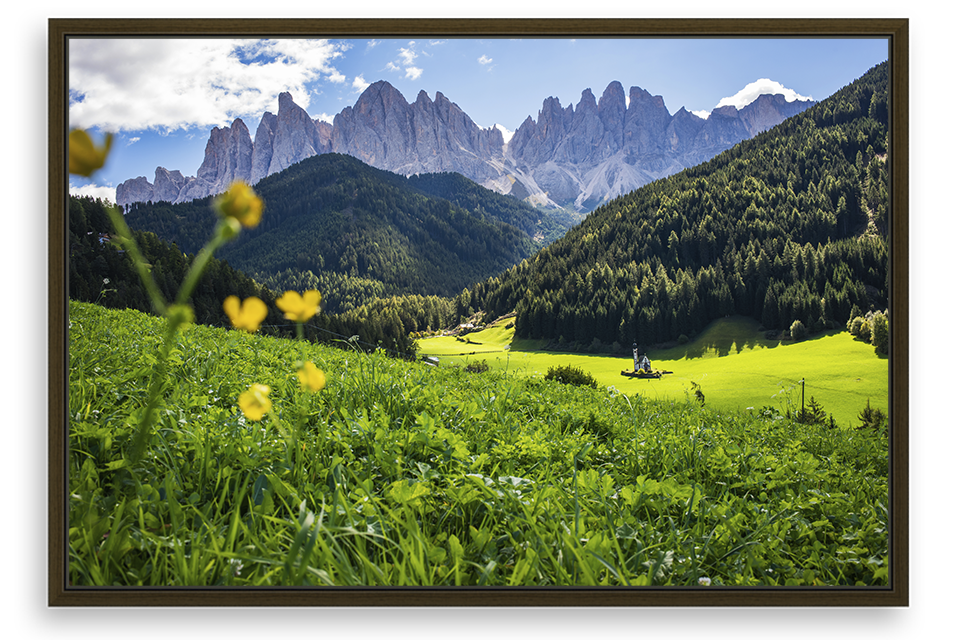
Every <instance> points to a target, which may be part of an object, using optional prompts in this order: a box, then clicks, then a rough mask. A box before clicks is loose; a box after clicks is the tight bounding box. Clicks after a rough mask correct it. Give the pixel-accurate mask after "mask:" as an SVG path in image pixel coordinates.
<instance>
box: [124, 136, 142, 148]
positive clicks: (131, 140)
mask: <svg viewBox="0 0 960 640" xmlns="http://www.w3.org/2000/svg"><path fill="white" fill-rule="evenodd" d="M135 142H140V137H139V136H137V137H135V138H130V139H129V140H127V146H128V147H129V146H130V145H132V144H133V143H135Z"/></svg>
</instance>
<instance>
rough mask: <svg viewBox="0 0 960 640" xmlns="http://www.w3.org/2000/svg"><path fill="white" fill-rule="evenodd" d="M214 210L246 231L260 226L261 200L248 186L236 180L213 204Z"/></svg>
mask: <svg viewBox="0 0 960 640" xmlns="http://www.w3.org/2000/svg"><path fill="white" fill-rule="evenodd" d="M213 206H214V208H216V210H217V212H218V213H219V214H220V215H221V216H223V217H224V218H233V219H235V220H237V221H238V222H239V223H240V224H242V225H243V226H245V227H247V228H248V229H250V228H252V227H255V226H257V225H258V224H260V216H262V215H263V200H261V199H260V198H259V197H258V196H257V194H256V193H254V191H253V189H252V188H250V185H248V184H247V183H245V182H243V181H242V180H237V181H236V182H234V183H233V184H231V185H230V187H229V188H228V189H227V191H226V193H223V194H221V195H220V196H218V197H217V199H216V200H214V202H213Z"/></svg>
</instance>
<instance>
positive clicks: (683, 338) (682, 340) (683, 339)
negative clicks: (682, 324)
mask: <svg viewBox="0 0 960 640" xmlns="http://www.w3.org/2000/svg"><path fill="white" fill-rule="evenodd" d="M688 342H690V338H688V337H687V334H685V333H681V334H680V337H679V338H677V344H687V343H688Z"/></svg>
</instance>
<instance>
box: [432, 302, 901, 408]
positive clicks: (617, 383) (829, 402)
mask: <svg viewBox="0 0 960 640" xmlns="http://www.w3.org/2000/svg"><path fill="white" fill-rule="evenodd" d="M508 324H510V320H509V319H506V320H501V321H499V322H498V323H495V324H494V325H493V326H492V327H488V328H487V329H485V330H483V331H480V332H476V333H472V334H468V335H466V336H464V337H463V338H462V340H463V341H458V339H457V338H455V337H453V336H444V337H436V338H426V339H422V340H420V341H419V343H420V350H421V353H422V354H424V355H435V356H439V357H440V361H441V363H442V364H455V365H462V364H466V363H469V362H475V361H482V360H486V361H487V364H488V365H489V366H490V368H491V369H494V370H504V369H508V370H510V371H513V372H517V373H519V374H521V375H530V376H543V375H544V374H546V372H547V370H548V369H549V368H550V367H556V366H566V365H572V366H575V367H579V368H581V369H583V370H584V371H587V372H589V373H590V374H591V375H593V377H594V378H595V379H596V380H597V382H598V384H599V385H600V386H603V387H614V388H616V389H617V390H619V391H621V392H623V393H626V394H628V395H633V394H635V393H639V394H641V395H643V396H645V397H649V398H656V399H662V400H679V399H688V398H690V397H691V396H692V389H693V387H692V385H691V383H696V384H697V385H699V386H700V389H701V391H702V393H703V394H704V396H705V398H706V402H707V407H708V408H709V407H713V408H716V409H721V410H754V411H757V410H760V409H761V408H762V407H765V406H772V407H775V408H778V409H782V408H784V407H785V406H788V405H792V406H794V407H799V405H800V402H801V395H803V397H804V401H805V402H809V401H810V398H811V397H813V398H814V399H815V400H816V401H817V403H819V404H821V405H823V407H824V409H825V411H826V412H827V414H832V415H833V417H834V419H835V420H836V421H837V423H838V424H840V425H842V426H846V425H852V424H859V422H858V421H857V414H858V413H859V412H860V411H861V410H862V409H863V408H864V407H865V406H866V404H867V402H868V401H869V402H870V406H871V407H873V408H879V409H881V410H883V411H884V412H886V407H887V399H888V387H889V372H888V364H889V360H888V359H887V357H886V356H879V355H878V354H877V353H876V352H875V349H874V348H873V347H872V346H870V345H868V344H866V343H864V342H861V341H858V340H855V339H854V338H853V337H852V336H851V335H850V334H849V333H847V332H844V331H832V332H826V333H824V334H821V335H819V336H815V337H813V338H811V339H808V340H805V341H803V342H799V343H794V342H792V341H780V340H767V339H765V338H764V334H763V332H761V331H759V325H758V324H757V323H756V321H754V320H751V319H749V318H743V317H731V318H725V319H723V320H718V321H716V322H714V323H713V324H711V325H710V326H709V327H708V328H707V329H706V330H705V331H704V332H703V333H702V334H701V335H699V336H697V337H696V338H694V339H692V340H691V341H690V342H689V343H688V344H686V345H680V346H675V347H672V348H670V349H662V350H651V351H648V352H647V356H648V357H649V358H650V360H651V361H652V362H653V365H654V367H655V368H657V369H663V370H666V371H672V372H673V373H672V374H669V375H665V376H663V377H662V378H661V379H659V380H657V379H651V380H644V379H635V378H628V377H625V376H622V375H620V372H621V371H622V370H624V369H629V370H632V369H633V358H632V356H614V355H609V354H583V353H562V352H551V351H544V350H543V347H544V344H545V343H544V341H532V340H520V339H517V338H515V337H514V334H513V329H512V328H509V329H508V328H506V326H507V325H508ZM466 340H469V342H466ZM507 347H509V349H507ZM801 380H803V381H804V382H803V384H802V385H801V382H800V381H801Z"/></svg>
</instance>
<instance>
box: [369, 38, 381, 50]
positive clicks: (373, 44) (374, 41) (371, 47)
mask: <svg viewBox="0 0 960 640" xmlns="http://www.w3.org/2000/svg"><path fill="white" fill-rule="evenodd" d="M381 42H383V41H382V40H367V49H373V48H374V47H375V46H377V45H378V44H380V43H381Z"/></svg>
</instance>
